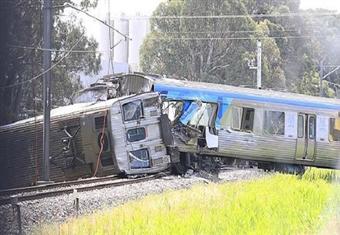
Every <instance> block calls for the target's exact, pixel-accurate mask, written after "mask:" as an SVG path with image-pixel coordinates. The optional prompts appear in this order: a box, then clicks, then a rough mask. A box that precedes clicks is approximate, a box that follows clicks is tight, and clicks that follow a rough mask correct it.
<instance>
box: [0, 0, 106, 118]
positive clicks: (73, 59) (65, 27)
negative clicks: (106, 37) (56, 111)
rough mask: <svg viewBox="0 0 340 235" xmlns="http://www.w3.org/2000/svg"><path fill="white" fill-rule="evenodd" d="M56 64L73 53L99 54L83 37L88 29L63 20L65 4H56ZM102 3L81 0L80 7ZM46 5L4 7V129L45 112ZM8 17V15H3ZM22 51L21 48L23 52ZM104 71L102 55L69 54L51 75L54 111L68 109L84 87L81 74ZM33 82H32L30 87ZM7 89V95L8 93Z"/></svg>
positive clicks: (15, 1) (20, 0)
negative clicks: (74, 94) (43, 75)
mask: <svg viewBox="0 0 340 235" xmlns="http://www.w3.org/2000/svg"><path fill="white" fill-rule="evenodd" d="M53 3H54V6H56V7H55V8H53V10H54V19H53V20H54V23H53V26H54V27H53V31H54V34H53V40H52V41H53V43H52V45H53V46H52V47H53V48H54V49H56V50H55V51H53V53H52V64H54V63H56V62H57V61H59V60H60V59H61V58H63V56H65V55H66V54H67V51H68V50H70V49H71V47H72V46H73V45H74V44H75V42H77V40H79V39H80V38H82V39H81V40H80V41H79V43H78V44H77V45H76V46H75V47H74V50H77V51H95V50H96V49H97V47H98V43H97V42H96V41H95V40H94V39H93V38H88V37H86V36H84V37H83V35H84V33H85V28H84V26H82V25H81V23H76V22H77V21H76V20H74V19H70V20H68V21H65V20H62V19H61V15H62V14H63V12H64V7H62V6H63V4H64V3H72V1H71V0H58V1H54V2H53ZM96 3H97V0H82V1H81V2H80V7H82V8H83V9H87V8H89V7H94V6H96ZM41 8H42V6H41V1H39V0H32V1H25V0H12V1H1V4H0V11H1V14H0V15H1V17H2V18H3V19H2V20H1V23H2V25H1V28H0V30H1V35H3V36H4V37H3V38H1V45H0V53H1V57H0V68H1V69H0V110H1V112H0V124H5V123H9V122H12V121H15V120H18V119H21V118H26V117H29V116H32V115H35V114H37V113H39V112H41V111H42V104H41V99H42V77H41V76H40V77H38V78H37V79H34V80H32V81H31V79H32V78H34V77H35V76H36V75H38V74H41V73H42V50H40V49H39V48H41V47H42V12H41ZM2 13H3V14H2ZM18 46H19V47H18ZM99 69H100V55H99V54H97V53H94V52H93V53H70V54H69V56H68V57H67V59H63V60H61V62H60V63H59V64H58V65H57V66H56V67H54V68H53V70H52V84H53V87H52V105H53V106H59V105H64V104H67V103H68V101H69V99H70V97H71V95H72V93H73V92H74V91H75V90H76V89H78V88H79V87H80V82H79V76H78V75H77V74H78V73H79V72H80V71H82V72H84V73H85V74H95V73H97V72H98V70H99ZM28 81H30V82H28ZM3 87H5V89H4V88H3Z"/></svg>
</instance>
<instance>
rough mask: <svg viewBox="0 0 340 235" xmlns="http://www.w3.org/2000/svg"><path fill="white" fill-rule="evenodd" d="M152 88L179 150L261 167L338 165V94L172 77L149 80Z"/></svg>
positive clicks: (293, 167) (339, 137)
mask: <svg viewBox="0 0 340 235" xmlns="http://www.w3.org/2000/svg"><path fill="white" fill-rule="evenodd" d="M154 90H155V91H157V92H159V93H160V94H161V96H162V97H163V100H164V102H163V112H164V113H166V114H168V117H169V119H170V122H171V130H172V133H173V136H174V143H173V145H172V146H173V147H175V148H176V149H177V150H178V151H179V152H180V153H189V156H190V153H191V156H192V154H194V155H213V156H220V157H232V158H240V159H246V160H253V161H257V162H258V165H259V167H260V168H263V169H267V170H271V169H277V170H285V169H289V171H290V169H293V170H294V171H303V169H304V168H303V166H316V167H324V168H337V169H339V168H340V164H339V163H340V101H339V100H336V99H328V98H318V97H311V96H305V95H299V94H291V93H282V92H274V91H266V90H256V89H247V88H238V87H231V86H226V85H218V84H211V83H198V82H189V81H180V80H173V79H157V80H155V83H154ZM187 155H188V154H186V156H187Z"/></svg>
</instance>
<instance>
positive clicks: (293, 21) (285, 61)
mask: <svg viewBox="0 0 340 235" xmlns="http://www.w3.org/2000/svg"><path fill="white" fill-rule="evenodd" d="M299 5H300V1H299V0H275V1H273V0H213V1H205V0H178V1H168V2H164V3H161V4H160V5H159V6H158V8H157V9H156V10H155V12H154V13H153V16H155V17H154V18H152V19H151V32H150V34H149V35H148V36H147V39H146V40H145V41H144V44H143V47H142V49H141V67H142V69H143V70H144V71H145V72H153V73H159V74H166V75H170V76H175V77H179V78H186V79H189V80H196V81H209V82H219V83H225V84H232V85H246V86H254V84H255V83H256V81H255V79H256V74H255V71H254V70H250V69H249V67H248V61H252V60H254V59H255V58H256V41H257V40H258V39H260V40H261V41H262V44H263V61H262V68H263V71H262V76H263V86H264V88H270V89H276V90H288V91H292V92H299V93H305V94H310V95H318V94H319V89H320V86H319V78H320V64H321V62H323V64H324V65H327V66H325V67H323V70H324V74H326V73H327V72H329V71H331V70H332V69H334V68H335V67H331V66H334V65H335V66H336V65H339V64H340V61H339V60H340V58H339V52H340V50H339V49H340V44H339V43H338V37H339V36H340V34H339V30H340V18H339V16H338V15H330V13H332V12H330V11H326V10H318V11H302V10H300V9H299ZM211 15H213V16H220V15H223V16H230V17H220V18H216V17H215V18H209V17H207V18H195V16H211ZM254 15H262V16H261V17H256V16H254ZM273 15H274V16H273ZM275 15H276V16H275ZM277 15H281V16H277ZM321 15H322V16H321ZM156 16H163V18H160V17H156ZM164 16H189V18H188V17H179V18H169V17H164ZM240 16H245V17H240ZM190 17H191V18H190ZM327 80H328V81H330V82H332V83H329V82H326V81H324V93H325V95H326V96H329V97H333V96H335V91H336V86H335V85H334V84H333V83H340V73H333V74H332V75H331V76H329V77H327Z"/></svg>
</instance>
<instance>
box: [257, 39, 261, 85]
mask: <svg viewBox="0 0 340 235" xmlns="http://www.w3.org/2000/svg"><path fill="white" fill-rule="evenodd" d="M256 67H257V79H256V81H257V83H256V84H257V85H256V86H257V89H261V88H262V43H261V41H257V58H256Z"/></svg>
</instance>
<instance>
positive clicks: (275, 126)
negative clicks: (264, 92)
mask: <svg viewBox="0 0 340 235" xmlns="http://www.w3.org/2000/svg"><path fill="white" fill-rule="evenodd" d="M263 131H264V134H269V135H284V134H285V113H284V112H279V111H265V113H264V127H263Z"/></svg>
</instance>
